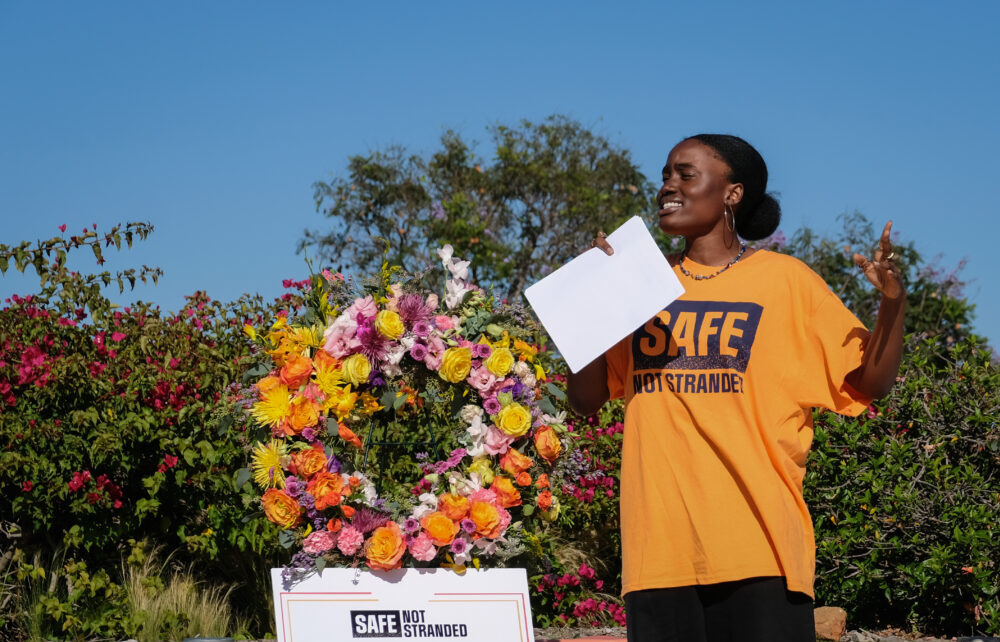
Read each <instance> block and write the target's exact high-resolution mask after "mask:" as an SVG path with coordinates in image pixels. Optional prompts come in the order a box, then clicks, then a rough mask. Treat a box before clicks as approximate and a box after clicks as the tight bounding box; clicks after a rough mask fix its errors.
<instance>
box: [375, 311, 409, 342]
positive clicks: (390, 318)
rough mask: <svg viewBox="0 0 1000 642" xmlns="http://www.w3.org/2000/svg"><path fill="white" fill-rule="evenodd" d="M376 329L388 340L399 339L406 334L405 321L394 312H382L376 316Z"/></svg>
mask: <svg viewBox="0 0 1000 642" xmlns="http://www.w3.org/2000/svg"><path fill="white" fill-rule="evenodd" d="M375 329H376V330H378V331H379V334H381V335H382V336H383V337H386V338H387V339H398V338H399V337H401V336H403V333H404V332H406V327H405V326H404V325H403V320H402V319H401V318H399V314H397V313H396V312H393V311H392V310H382V311H381V312H379V313H378V314H377V315H376V316H375Z"/></svg>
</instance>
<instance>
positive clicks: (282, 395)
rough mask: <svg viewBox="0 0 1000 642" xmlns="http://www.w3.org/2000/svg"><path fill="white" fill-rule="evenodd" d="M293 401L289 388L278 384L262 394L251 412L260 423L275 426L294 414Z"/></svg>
mask: <svg viewBox="0 0 1000 642" xmlns="http://www.w3.org/2000/svg"><path fill="white" fill-rule="evenodd" d="M291 401H292V400H291V397H290V396H289V394H288V388H286V387H285V386H283V385H281V384H278V385H276V386H273V387H272V388H270V389H269V390H268V392H267V393H264V394H262V395H261V398H260V401H258V402H257V403H255V404H254V405H253V410H252V411H251V414H252V415H253V417H254V419H256V420H257V421H259V422H260V423H262V424H264V425H265V426H271V427H272V428H273V427H274V426H277V425H278V424H280V423H281V422H283V421H284V420H285V419H287V418H288V417H289V415H291V414H292V404H291Z"/></svg>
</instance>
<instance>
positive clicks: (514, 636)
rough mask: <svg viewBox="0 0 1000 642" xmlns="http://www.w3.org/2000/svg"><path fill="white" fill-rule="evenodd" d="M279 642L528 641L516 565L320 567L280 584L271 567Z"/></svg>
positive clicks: (521, 576) (526, 609)
mask: <svg viewBox="0 0 1000 642" xmlns="http://www.w3.org/2000/svg"><path fill="white" fill-rule="evenodd" d="M271 582H272V585H273V588H274V611H275V630H276V631H277V632H278V642H334V641H337V640H353V639H356V638H367V639H370V640H388V639H390V638H400V637H402V638H414V639H417V640H423V641H424V642H456V640H459V641H461V640H465V641H467V642H473V641H474V642H534V639H535V632H534V630H533V628H532V626H533V624H532V619H531V601H530V599H529V594H528V576H527V574H526V573H525V570H524V569H523V568H494V569H489V570H486V569H480V570H476V569H471V568H470V569H467V570H466V572H465V574H464V575H458V574H457V573H454V572H453V571H450V570H446V569H443V568H404V569H397V570H394V571H379V572H373V571H361V570H356V569H351V568H327V569H325V570H324V571H323V574H322V575H312V576H310V577H308V578H306V579H305V580H303V581H301V582H299V583H297V584H295V585H294V586H292V587H290V588H289V590H287V591H286V590H284V588H283V586H282V582H281V569H280V568H275V569H271Z"/></svg>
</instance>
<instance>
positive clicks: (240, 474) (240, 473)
mask: <svg viewBox="0 0 1000 642" xmlns="http://www.w3.org/2000/svg"><path fill="white" fill-rule="evenodd" d="M248 481H250V469H249V468H240V469H239V470H237V471H236V478H235V481H234V483H235V485H236V488H237V490H239V489H240V488H243V485H244V484H246V483H247V482H248Z"/></svg>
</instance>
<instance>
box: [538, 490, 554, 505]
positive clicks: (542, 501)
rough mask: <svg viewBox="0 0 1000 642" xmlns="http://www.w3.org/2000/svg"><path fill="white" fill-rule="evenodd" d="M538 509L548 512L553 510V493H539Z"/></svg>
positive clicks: (548, 491) (546, 491) (547, 491)
mask: <svg viewBox="0 0 1000 642" xmlns="http://www.w3.org/2000/svg"><path fill="white" fill-rule="evenodd" d="M538 507H539V508H541V509H542V510H548V509H550V508H552V491H550V490H543V491H542V492H540V493H538Z"/></svg>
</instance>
